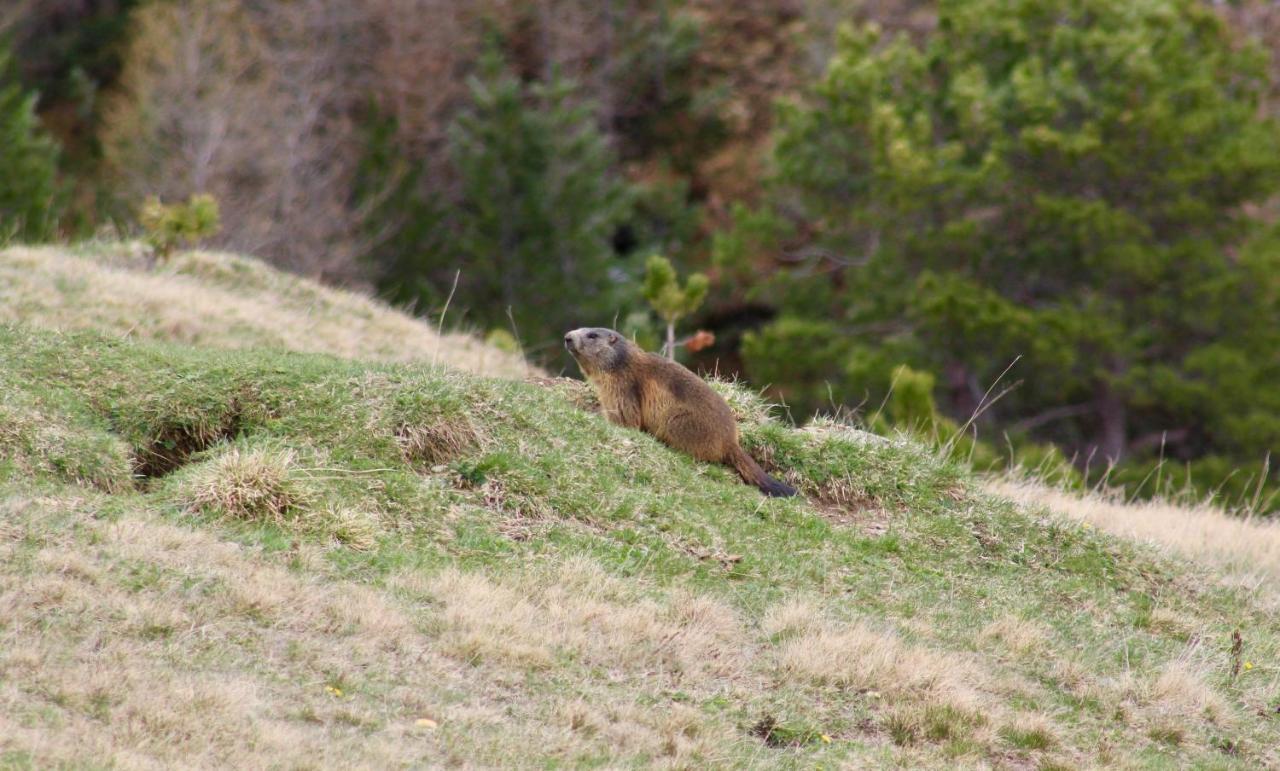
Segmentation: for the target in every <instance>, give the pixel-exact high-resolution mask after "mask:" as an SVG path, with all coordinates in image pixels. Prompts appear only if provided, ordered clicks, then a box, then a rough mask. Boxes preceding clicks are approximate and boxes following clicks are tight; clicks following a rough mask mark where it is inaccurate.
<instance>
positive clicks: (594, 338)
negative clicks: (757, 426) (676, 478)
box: [564, 327, 796, 496]
mask: <svg viewBox="0 0 1280 771" xmlns="http://www.w3.org/2000/svg"><path fill="white" fill-rule="evenodd" d="M564 347H565V348H567V349H568V351H569V353H570V354H572V355H573V358H574V359H575V360H577V362H578V366H579V367H581V368H582V374H583V375H585V376H586V378H587V382H589V383H591V385H592V387H593V388H595V391H596V395H597V396H599V397H600V404H601V406H602V407H603V409H604V414H605V417H606V418H608V419H609V420H610V421H611V422H613V423H616V424H618V425H620V426H627V427H629V428H638V429H640V430H642V431H646V432H648V433H650V434H653V435H654V436H655V437H657V438H658V440H660V441H662V442H664V443H665V444H667V445H670V446H671V447H674V448H676V449H677V450H681V451H682V452H686V453H688V454H689V455H692V456H693V457H695V458H697V459H698V460H703V461H708V462H711V463H724V464H727V465H730V466H732V467H733V468H734V470H736V471H737V472H738V474H739V475H740V476H741V477H742V478H743V480H744V481H746V482H747V484H751V485H755V486H756V487H758V488H760V490H761V492H763V493H765V494H766V495H772V496H788V495H795V494H796V490H795V488H794V487H791V486H790V485H788V484H785V483H783V482H779V481H778V480H776V479H774V478H773V477H771V476H769V475H768V474H766V473H765V472H764V469H762V468H760V465H759V464H758V463H756V462H755V461H754V460H752V458H751V456H749V455H747V454H746V452H744V451H743V449H742V446H741V445H740V444H739V443H738V422H737V420H735V419H734V417H733V410H731V409H730V408H729V405H728V403H727V402H725V400H724V399H723V398H722V397H721V396H720V394H718V393H716V392H715V391H713V390H712V389H711V386H709V385H707V384H706V382H704V381H703V380H702V378H700V377H698V376H697V375H695V374H693V373H692V372H690V371H689V370H688V369H686V368H685V367H683V366H682V365H680V364H677V363H676V362H674V361H671V360H669V359H666V358H664V357H662V356H659V355H657V354H653V353H647V352H645V351H644V350H642V349H641V348H640V347H639V346H637V345H636V344H635V343H632V342H631V341H630V340H628V339H626V338H625V337H623V336H622V335H620V334H618V333H617V332H615V331H613V330H612V329H604V328H601V327H586V328H583V329H575V330H573V331H571V332H569V333H567V334H566V335H565V336H564Z"/></svg>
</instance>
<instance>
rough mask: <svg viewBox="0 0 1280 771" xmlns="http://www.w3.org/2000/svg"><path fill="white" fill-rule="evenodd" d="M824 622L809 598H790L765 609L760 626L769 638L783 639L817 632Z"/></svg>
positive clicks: (819, 611) (818, 610) (820, 613)
mask: <svg viewBox="0 0 1280 771" xmlns="http://www.w3.org/2000/svg"><path fill="white" fill-rule="evenodd" d="M825 624H826V619H825V618H824V617H823V615H822V611H821V610H820V609H819V608H818V607H817V606H816V605H814V604H813V603H812V602H810V601H809V600H805V599H800V598H791V599H789V600H784V601H783V602H781V603H779V604H777V605H772V606H770V607H769V608H768V609H766V610H765V612H764V618H763V619H761V622H760V628H761V630H762V631H763V632H764V633H765V634H766V635H768V636H769V638H771V639H773V640H784V639H787V638H791V637H795V636H797V635H808V634H814V633H817V632H819V631H821V630H822V628H823V626H824V625H825Z"/></svg>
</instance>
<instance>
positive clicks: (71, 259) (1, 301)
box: [0, 243, 531, 377]
mask: <svg viewBox="0 0 1280 771" xmlns="http://www.w3.org/2000/svg"><path fill="white" fill-rule="evenodd" d="M0 321H21V322H24V323H29V324H34V325H37V326H41V327H46V328H51V329H61V330H72V329H94V330H99V331H101V332H104V333H109V334H116V335H118V336H122V337H128V338H138V339H150V340H172V341H176V342H182V343H188V344H192V345H203V346H212V347H217V348H245V347H251V346H252V347H268V348H282V349H287V350H293V351H307V352H312V353H329V354H333V355H335V356H342V357H344V358H358V359H372V360H382V361H438V362H440V363H444V364H448V365H450V366H453V367H458V368H460V369H465V370H467V371H469V372H475V373H477V374H481V375H493V376H498V377H523V376H525V375H527V374H530V373H531V370H530V368H529V367H528V366H527V365H526V364H525V363H524V361H523V359H522V358H521V357H520V356H517V355H515V354H511V353H507V352H504V351H500V350H498V349H496V348H493V347H492V346H488V345H484V344H483V343H481V342H479V341H477V340H476V339H474V338H472V337H470V336H468V335H463V334H446V335H443V336H441V335H438V334H436V330H435V328H434V327H432V326H431V325H429V324H427V323H425V322H423V321H422V320H420V319H415V318H413V317H411V316H408V315H407V314H404V313H401V312H399V311H397V310H394V309H392V308H390V307H388V306H386V305H384V304H382V303H379V302H377V301H375V300H371V299H369V298H367V297H364V296H362V295H359V294H356V293H353V292H345V291H341V290H336V289H330V288H328V287H324V286H321V285H320V284H318V283H316V282H314V281H309V280H307V279H303V278H299V277H297V276H292V275H289V274H287V273H281V272H280V271H277V270H274V269H272V268H270V267H268V266H267V265H266V264H265V263H262V262H259V261H257V260H253V259H249V258H245V257H238V256H235V255H230V254H218V253H210V252H184V253H178V254H176V255H174V256H173V258H172V259H171V261H170V262H169V264H167V265H164V266H161V267H159V268H152V267H151V266H150V263H149V260H148V258H147V257H146V256H145V250H144V249H143V248H142V247H141V246H139V245H132V244H120V243H102V244H85V245H80V246H76V247H71V248H66V247H12V248H8V249H3V250H0Z"/></svg>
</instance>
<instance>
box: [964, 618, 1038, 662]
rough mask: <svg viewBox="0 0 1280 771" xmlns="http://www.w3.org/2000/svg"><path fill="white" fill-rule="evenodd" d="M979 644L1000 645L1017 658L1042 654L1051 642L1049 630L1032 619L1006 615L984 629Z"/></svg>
mask: <svg viewBox="0 0 1280 771" xmlns="http://www.w3.org/2000/svg"><path fill="white" fill-rule="evenodd" d="M978 642H979V643H981V644H984V645H992V644H995V645H999V646H1001V647H1002V648H1004V649H1005V650H1007V651H1009V652H1010V653H1012V654H1014V655H1017V656H1027V655H1032V654H1036V653H1040V652H1042V651H1043V650H1044V649H1045V647H1046V646H1047V645H1048V642H1049V628H1048V627H1047V626H1046V625H1044V624H1042V623H1040V622H1038V621H1034V620H1031V619H1026V618H1022V617H1020V616H1015V615H1011V614H1010V615H1005V616H1001V617H1000V618H998V619H996V620H995V621H992V622H991V623H990V624H987V625H986V626H985V627H983V629H982V631H981V632H979V633H978Z"/></svg>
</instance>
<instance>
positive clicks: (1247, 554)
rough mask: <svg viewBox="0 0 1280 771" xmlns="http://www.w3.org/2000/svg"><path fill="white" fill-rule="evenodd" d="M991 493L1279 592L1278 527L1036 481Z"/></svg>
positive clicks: (992, 484)
mask: <svg viewBox="0 0 1280 771" xmlns="http://www.w3.org/2000/svg"><path fill="white" fill-rule="evenodd" d="M987 486H988V489H990V490H991V492H993V493H995V494H997V495H1001V496H1004V497H1007V498H1011V499H1013V500H1014V501H1016V502H1018V503H1021V504H1024V505H1029V506H1043V507H1046V508H1049V509H1051V510H1053V511H1056V512H1059V513H1061V514H1063V515H1065V516H1067V517H1069V518H1071V519H1074V520H1076V521H1078V522H1086V523H1088V524H1090V525H1092V526H1094V527H1097V528H1098V529H1099V530H1103V531H1106V532H1108V533H1111V534H1112V535H1118V536H1121V537H1124V538H1130V539H1134V540H1138V541H1144V542H1147V543H1151V544H1155V545H1156V546H1159V547H1163V548H1165V549H1167V550H1169V551H1172V552H1176V553H1177V554H1179V555H1181V556H1183V557H1186V558H1189V559H1192V560H1197V561H1200V562H1204V563H1206V564H1208V565H1210V566H1212V567H1215V568H1218V569H1220V570H1222V571H1223V572H1224V573H1225V574H1226V576H1227V578H1228V580H1229V581H1230V582H1231V583H1233V584H1236V585H1241V586H1247V587H1254V586H1257V585H1258V584H1259V583H1261V582H1266V583H1268V584H1270V585H1271V586H1272V588H1273V591H1272V592H1269V593H1268V594H1270V595H1272V596H1276V592H1275V591H1274V590H1275V589H1278V588H1280V523H1275V522H1265V521H1259V520H1256V519H1248V518H1242V517H1235V516H1231V515H1229V514H1227V513H1226V512H1224V511H1222V510H1221V509H1217V508H1214V507H1212V506H1209V505H1201V506H1183V505H1178V504H1173V503H1168V502H1163V501H1149V502H1134V503H1125V502H1123V501H1122V500H1120V499H1117V498H1112V497H1107V496H1103V495H1081V494H1076V493H1071V492H1066V491H1062V490H1057V489H1054V488H1051V487H1047V486H1045V485H1041V484H1037V483H1035V482H1030V481H1025V480H1014V479H1007V478H1006V479H993V480H990V481H988V483H987Z"/></svg>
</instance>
